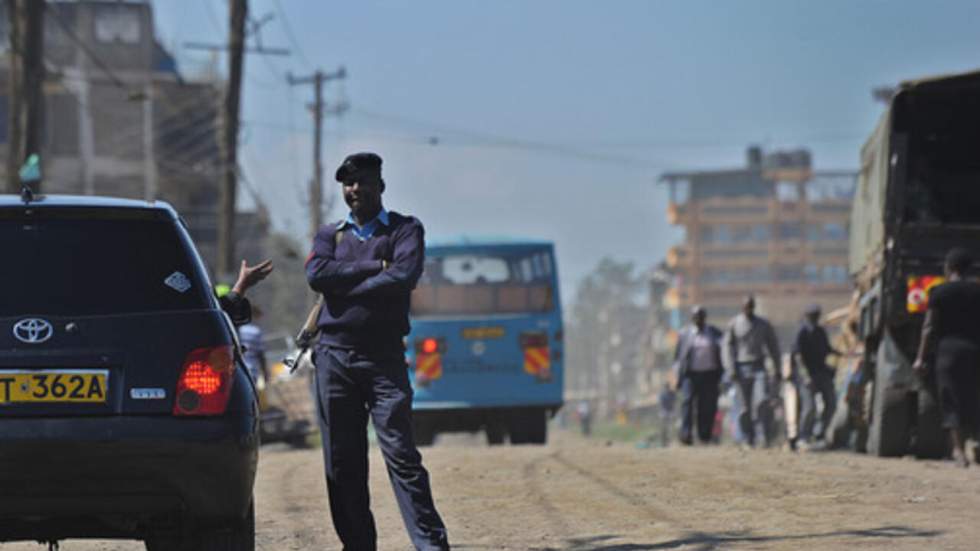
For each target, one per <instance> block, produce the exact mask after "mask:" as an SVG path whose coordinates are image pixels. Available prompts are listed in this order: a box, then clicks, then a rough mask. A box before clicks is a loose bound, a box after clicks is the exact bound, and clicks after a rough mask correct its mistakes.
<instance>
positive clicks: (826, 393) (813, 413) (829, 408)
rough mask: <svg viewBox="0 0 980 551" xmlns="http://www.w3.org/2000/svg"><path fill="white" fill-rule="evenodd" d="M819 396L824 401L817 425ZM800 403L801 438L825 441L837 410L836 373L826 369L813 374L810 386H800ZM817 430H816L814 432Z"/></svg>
mask: <svg viewBox="0 0 980 551" xmlns="http://www.w3.org/2000/svg"><path fill="white" fill-rule="evenodd" d="M817 395H819V396H820V399H821V400H823V412H822V413H821V415H820V419H819V421H820V424H819V425H817ZM800 401H801V402H802V403H803V407H802V408H801V409H802V410H803V411H802V413H801V414H800V438H802V439H803V440H806V441H809V440H810V439H811V438H812V439H814V440H823V437H824V433H825V432H826V431H827V427H829V426H830V420H831V419H833V418H834V411H835V410H836V409H837V391H836V390H835V389H834V372H833V371H831V370H829V369H825V370H824V371H822V372H819V373H816V374H815V375H814V374H811V375H810V381H809V383H808V384H803V385H800ZM814 429H816V430H814Z"/></svg>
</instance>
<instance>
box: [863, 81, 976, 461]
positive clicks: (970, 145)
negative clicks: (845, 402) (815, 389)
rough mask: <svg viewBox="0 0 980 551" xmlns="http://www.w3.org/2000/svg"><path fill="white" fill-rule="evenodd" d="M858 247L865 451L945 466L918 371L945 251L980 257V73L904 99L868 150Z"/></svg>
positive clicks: (895, 103)
mask: <svg viewBox="0 0 980 551" xmlns="http://www.w3.org/2000/svg"><path fill="white" fill-rule="evenodd" d="M850 240H851V241H850V250H849V254H850V259H849V263H850V270H851V274H852V275H853V276H854V278H855V281H856V284H857V288H858V296H859V297H860V298H859V300H858V302H857V303H856V305H855V307H856V308H859V309H860V316H859V319H860V322H859V324H858V325H859V328H858V333H859V336H860V339H861V340H862V341H863V344H864V351H865V352H864V354H865V358H864V362H865V366H866V370H865V374H866V376H867V378H868V379H869V380H870V389H869V394H870V404H867V407H866V408H865V410H866V414H867V415H868V416H869V419H867V423H868V425H867V426H868V431H867V432H868V435H867V442H866V443H859V446H860V445H862V444H866V447H867V450H868V452H869V453H872V454H875V455H878V456H901V455H906V454H915V455H916V456H918V457H923V458H936V457H943V456H945V455H946V454H947V451H948V444H947V440H946V436H945V434H944V431H943V430H942V429H941V427H940V416H939V408H938V404H937V399H936V394H935V385H934V384H933V383H932V381H929V380H928V379H927V380H924V381H923V380H919V378H918V377H917V376H916V375H915V374H913V372H912V361H913V360H914V358H915V354H916V350H917V346H918V343H919V336H920V330H921V327H922V321H923V317H924V311H925V309H926V305H927V301H928V290H929V288H930V287H931V286H932V285H935V284H937V283H939V282H941V277H940V276H941V275H942V266H943V257H944V256H945V254H946V252H947V251H948V250H949V249H950V248H952V247H954V246H960V247H966V248H967V249H969V250H971V251H972V252H973V254H974V258H977V259H980V72H972V73H964V74H957V75H948V76H942V77H935V78H927V79H921V80H915V81H909V82H905V83H902V84H901V85H900V86H899V87H898V88H897V89H896V90H895V93H894V95H893V96H892V99H891V101H890V105H889V107H888V110H887V111H886V112H885V113H884V115H883V116H882V118H881V121H880V122H879V124H878V126H877V128H876V129H875V131H874V132H873V133H872V135H871V137H870V138H869V139H868V141H867V142H866V144H865V145H864V147H863V148H862V151H861V174H860V177H859V182H858V189H857V190H856V193H855V197H854V205H853V208H852V211H851V229H850ZM978 323H980V320H978ZM978 368H980V367H978Z"/></svg>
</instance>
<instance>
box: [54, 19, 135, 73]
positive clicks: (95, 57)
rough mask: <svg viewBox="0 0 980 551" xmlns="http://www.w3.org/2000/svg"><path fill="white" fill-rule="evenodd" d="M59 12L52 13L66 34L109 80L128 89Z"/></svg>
mask: <svg viewBox="0 0 980 551" xmlns="http://www.w3.org/2000/svg"><path fill="white" fill-rule="evenodd" d="M57 12H58V10H54V13H53V14H52V19H54V20H55V22H56V23H58V26H59V27H61V30H63V31H65V34H67V35H68V38H69V39H71V41H72V42H74V43H75V45H76V46H78V47H79V48H81V50H82V53H84V54H85V57H87V58H89V60H91V61H92V63H94V64H95V66H96V67H98V68H99V70H101V71H102V72H103V73H104V74H105V75H106V76H107V77H109V80H110V81H112V83H113V84H114V85H115V86H116V87H117V88H120V89H123V90H128V88H127V87H126V83H125V82H123V81H122V79H120V78H119V77H118V76H116V73H114V72H113V71H112V69H111V68H109V66H108V65H106V64H105V62H103V61H102V59H101V58H99V56H98V55H97V54H96V53H95V52H93V51H92V49H91V48H89V46H88V44H86V43H85V41H83V40H82V39H80V38H79V37H78V35H76V34H75V31H73V30H72V29H71V27H70V26H69V25H68V24H67V23H65V21H64V20H63V19H61V16H60V15H59V14H58V13H57Z"/></svg>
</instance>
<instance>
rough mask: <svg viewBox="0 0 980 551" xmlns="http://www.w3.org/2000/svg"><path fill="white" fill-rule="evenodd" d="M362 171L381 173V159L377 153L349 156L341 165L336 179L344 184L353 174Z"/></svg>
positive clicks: (335, 176)
mask: <svg viewBox="0 0 980 551" xmlns="http://www.w3.org/2000/svg"><path fill="white" fill-rule="evenodd" d="M361 170H377V171H378V172H379V173H380V172H381V157H379V156H378V155H377V154H375V153H368V152H363V153H354V154H353V155H348V156H347V158H346V159H344V162H342V163H340V166H339V167H338V168H337V174H335V175H334V178H336V180H337V181H338V182H343V181H344V180H345V179H347V178H348V177H349V176H350V175H351V174H353V173H355V172H358V171H361Z"/></svg>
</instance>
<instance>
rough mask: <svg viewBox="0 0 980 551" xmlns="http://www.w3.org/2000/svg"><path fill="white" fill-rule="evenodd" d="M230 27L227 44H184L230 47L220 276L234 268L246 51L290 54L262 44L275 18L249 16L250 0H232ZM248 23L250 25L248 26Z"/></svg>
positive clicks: (223, 140)
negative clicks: (249, 41)
mask: <svg viewBox="0 0 980 551" xmlns="http://www.w3.org/2000/svg"><path fill="white" fill-rule="evenodd" d="M228 11H229V30H228V33H229V35H228V43H227V44H221V45H216V44H205V43H201V42H189V43H186V44H185V47H187V48H191V49H195V50H210V51H212V52H216V51H223V50H228V53H229V54H230V55H229V58H228V72H229V75H228V85H227V87H226V88H225V96H224V103H223V107H222V120H223V124H222V135H221V144H220V145H221V161H222V168H221V201H220V204H219V206H218V209H219V212H218V269H217V273H218V274H219V277H220V276H223V275H225V274H228V273H230V272H232V270H233V269H234V267H235V199H236V195H237V193H236V192H237V185H238V126H239V115H240V112H241V109H240V106H241V90H242V71H243V65H244V54H245V53H246V52H247V53H258V54H264V55H282V56H286V55H289V50H285V49H283V48H265V47H263V46H262V44H261V37H260V36H259V30H260V29H261V27H262V25H264V24H266V23H268V22H269V21H271V20H272V16H268V15H267V16H265V17H263V18H262V19H261V20H259V21H250V20H249V18H248V0H229V2H228ZM246 27H247V29H246ZM246 36H255V37H256V40H258V42H259V46H258V48H246V47H245V38H246Z"/></svg>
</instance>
